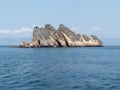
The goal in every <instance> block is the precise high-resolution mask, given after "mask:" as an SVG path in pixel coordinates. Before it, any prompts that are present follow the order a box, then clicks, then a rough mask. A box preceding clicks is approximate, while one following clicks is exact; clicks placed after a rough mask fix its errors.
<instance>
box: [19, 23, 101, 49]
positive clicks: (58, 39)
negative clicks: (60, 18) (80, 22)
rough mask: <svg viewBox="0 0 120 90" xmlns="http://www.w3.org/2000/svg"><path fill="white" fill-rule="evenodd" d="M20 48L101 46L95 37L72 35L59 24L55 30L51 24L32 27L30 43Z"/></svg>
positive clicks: (22, 44)
mask: <svg viewBox="0 0 120 90" xmlns="http://www.w3.org/2000/svg"><path fill="white" fill-rule="evenodd" d="M20 46H21V47H83V46H103V45H102V41H101V40H100V39H98V38H97V37H96V36H95V35H91V36H90V37H88V36H86V35H80V34H76V33H74V32H73V31H72V30H70V29H69V28H68V27H66V26H64V25H63V24H60V25H59V27H58V29H55V28H54V27H53V26H52V25H51V24H46V25H45V26H44V27H40V28H39V27H38V26H36V27H34V30H33V39H32V41H31V42H22V43H21V45H20Z"/></svg>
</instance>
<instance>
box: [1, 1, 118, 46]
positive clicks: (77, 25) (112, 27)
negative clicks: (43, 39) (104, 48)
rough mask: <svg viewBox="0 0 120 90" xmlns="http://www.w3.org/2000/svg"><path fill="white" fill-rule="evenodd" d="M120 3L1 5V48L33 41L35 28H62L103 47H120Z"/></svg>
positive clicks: (84, 2)
mask: <svg viewBox="0 0 120 90" xmlns="http://www.w3.org/2000/svg"><path fill="white" fill-rule="evenodd" d="M119 4H120V1H118V0H117V1H113V0H100V1H96V0H84V1H82V0H75V1H70V0H60V1H56V0H50V1H48V0H43V1H41V0H35V1H29V0H25V1H24V0H20V1H16V0H11V1H7V0H4V1H0V13H1V15H0V45H18V44H20V42H21V41H30V40H31V38H32V32H33V26H34V25H38V26H43V25H45V24H48V23H50V24H52V25H53V26H54V27H58V26H59V24H64V25H65V26H67V27H69V28H70V29H72V30H73V31H74V32H75V33H79V34H86V35H92V34H93V35H96V36H98V37H99V38H100V39H101V40H102V41H103V44H104V45H120V30H119V29H120V25H119V23H120V12H119V8H120V6H119Z"/></svg>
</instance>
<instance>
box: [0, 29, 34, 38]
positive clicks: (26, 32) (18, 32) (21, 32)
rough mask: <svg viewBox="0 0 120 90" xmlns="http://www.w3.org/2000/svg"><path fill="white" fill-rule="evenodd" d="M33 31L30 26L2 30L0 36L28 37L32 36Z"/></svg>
mask: <svg viewBox="0 0 120 90" xmlns="http://www.w3.org/2000/svg"><path fill="white" fill-rule="evenodd" d="M32 32H33V30H32V29H30V28H21V29H15V30H0V38H27V37H31V36H32Z"/></svg>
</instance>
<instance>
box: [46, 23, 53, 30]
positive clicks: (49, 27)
mask: <svg viewBox="0 0 120 90" xmlns="http://www.w3.org/2000/svg"><path fill="white" fill-rule="evenodd" d="M45 29H48V30H55V28H54V27H53V26H52V25H51V24H45Z"/></svg>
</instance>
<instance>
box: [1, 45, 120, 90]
mask: <svg viewBox="0 0 120 90" xmlns="http://www.w3.org/2000/svg"><path fill="white" fill-rule="evenodd" d="M0 90H120V46H105V47H84V48H10V47H3V46H1V47H0Z"/></svg>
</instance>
